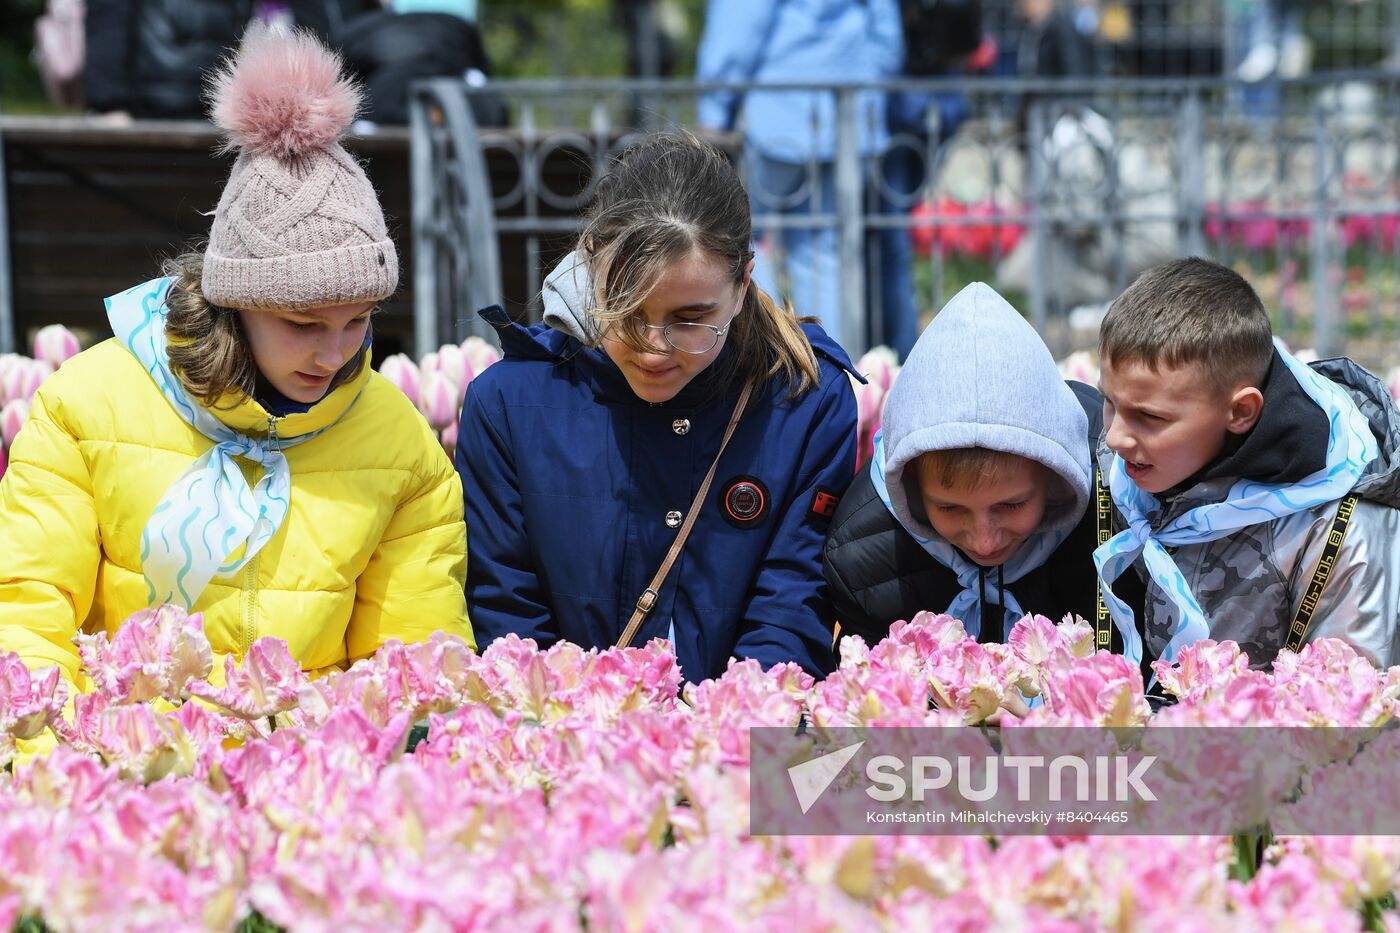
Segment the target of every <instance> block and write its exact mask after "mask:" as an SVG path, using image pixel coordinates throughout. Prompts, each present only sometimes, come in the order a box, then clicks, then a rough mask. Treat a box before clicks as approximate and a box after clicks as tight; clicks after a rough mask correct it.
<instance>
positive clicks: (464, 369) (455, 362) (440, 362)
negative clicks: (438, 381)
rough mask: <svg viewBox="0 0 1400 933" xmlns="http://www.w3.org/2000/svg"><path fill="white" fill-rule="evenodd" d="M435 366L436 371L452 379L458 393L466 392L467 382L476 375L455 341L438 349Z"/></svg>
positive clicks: (463, 393)
mask: <svg viewBox="0 0 1400 933" xmlns="http://www.w3.org/2000/svg"><path fill="white" fill-rule="evenodd" d="M437 368H438V372H440V373H442V374H443V375H444V376H446V377H447V378H448V379H451V380H452V384H453V385H454V386H456V387H457V394H458V395H465V394H466V391H467V383H469V382H471V381H472V379H473V378H475V376H476V373H475V372H474V371H473V370H472V365H471V362H470V361H468V359H467V355H466V353H464V352H463V351H462V348H461V347H459V346H457V344H455V343H449V344H445V345H443V346H442V347H440V348H439V349H438V351H437Z"/></svg>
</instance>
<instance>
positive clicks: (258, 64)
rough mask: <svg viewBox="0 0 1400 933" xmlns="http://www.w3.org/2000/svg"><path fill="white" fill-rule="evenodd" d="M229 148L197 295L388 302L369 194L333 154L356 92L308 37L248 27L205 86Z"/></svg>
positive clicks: (352, 165)
mask: <svg viewBox="0 0 1400 933" xmlns="http://www.w3.org/2000/svg"><path fill="white" fill-rule="evenodd" d="M210 97H211V100H212V103H213V119H214V123H215V124H217V125H218V127H219V128H220V129H221V130H223V131H224V133H225V134H226V137H227V139H226V142H225V146H226V148H228V149H231V150H237V151H238V158H237V159H236V160H235V161H234V163H233V170H232V171H231V172H230V173H229V178H228V184H227V185H225V186H224V192H223V195H222V196H221V197H220V198H219V206H218V209H217V211H216V213H215V216H214V225H213V228H212V229H211V230H210V233H209V248H208V249H207V250H206V251H205V254H204V279H203V292H204V297H205V298H206V299H207V300H208V301H209V302H211V303H213V304H215V305H220V306H223V307H226V308H244V309H248V310H269V309H274V308H277V309H293V308H300V309H305V308H317V307H330V306H334V305H346V304H359V303H361V302H366V301H379V300H380V299H382V298H387V297H388V296H389V295H391V294H393V292H394V289H395V288H396V287H397V286H398V281H399V258H398V253H397V252H395V250H394V244H393V242H392V241H391V240H390V239H389V234H388V231H387V229H386V228H385V225H384V213H383V211H381V210H380V207H379V198H378V196H377V195H376V194H375V191H374V187H373V186H372V185H371V184H370V183H369V179H368V178H366V177H365V173H364V170H363V169H362V168H360V166H359V163H357V162H356V161H355V160H354V159H353V158H351V156H350V154H349V153H347V152H346V151H345V150H344V149H343V148H341V145H340V139H341V137H342V136H344V135H345V132H346V130H347V129H349V127H350V124H351V122H352V121H353V120H354V118H355V111H356V110H357V109H358V107H359V103H360V92H359V89H358V88H357V87H355V85H353V84H352V83H351V82H350V81H349V80H347V79H346V78H345V77H344V76H343V75H342V74H341V65H340V59H339V58H338V57H337V56H336V55H335V54H334V53H332V52H331V51H329V50H328V49H326V48H325V47H324V46H322V45H321V44H320V43H319V42H318V41H317V40H316V39H314V38H312V37H311V36H310V35H308V34H306V33H301V32H290V33H289V32H273V31H270V30H268V29H267V28H266V27H263V26H260V25H255V26H253V27H252V28H250V29H249V30H248V33H247V34H246V35H245V36H244V37H243V44H242V47H241V48H240V49H239V50H238V52H237V53H236V55H235V56H234V57H233V58H232V59H231V60H229V61H228V62H226V63H225V64H224V66H223V67H222V68H221V69H220V70H219V71H218V72H217V73H215V75H214V77H213V78H212V80H211V83H210Z"/></svg>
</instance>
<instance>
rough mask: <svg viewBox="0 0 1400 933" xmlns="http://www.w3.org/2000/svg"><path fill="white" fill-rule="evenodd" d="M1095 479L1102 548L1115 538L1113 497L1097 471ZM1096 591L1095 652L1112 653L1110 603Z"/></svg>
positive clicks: (1097, 544)
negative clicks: (1110, 539)
mask: <svg viewBox="0 0 1400 933" xmlns="http://www.w3.org/2000/svg"><path fill="white" fill-rule="evenodd" d="M1094 479H1095V482H1094V541H1095V545H1094V546H1095V547H1102V546H1103V545H1105V544H1107V543H1108V539H1109V538H1111V537H1113V497H1112V496H1111V495H1110V494H1109V491H1108V484H1107V483H1105V482H1104V479H1103V475H1102V474H1101V473H1099V471H1098V470H1097V469H1095V470H1094ZM1095 582H1096V583H1097V581H1095ZM1094 591H1095V592H1096V593H1097V594H1098V604H1097V606H1096V607H1095V612H1094V650H1095V651H1112V650H1113V619H1112V618H1111V617H1110V616H1109V614H1108V602H1107V601H1106V600H1105V599H1104V598H1103V587H1102V586H1095V587H1094Z"/></svg>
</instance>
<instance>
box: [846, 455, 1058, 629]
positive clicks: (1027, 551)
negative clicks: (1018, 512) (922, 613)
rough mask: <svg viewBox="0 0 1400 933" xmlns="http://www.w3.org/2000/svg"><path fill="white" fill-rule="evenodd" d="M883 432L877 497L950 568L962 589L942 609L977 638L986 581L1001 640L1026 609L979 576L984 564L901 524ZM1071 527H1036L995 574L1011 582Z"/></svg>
mask: <svg viewBox="0 0 1400 933" xmlns="http://www.w3.org/2000/svg"><path fill="white" fill-rule="evenodd" d="M883 435H884V432H883V431H877V432H876V433H875V452H874V455H873V457H872V458H871V461H870V479H871V482H872V484H873V485H874V487H875V491H876V492H877V493H878V494H879V496H880V501H881V502H883V503H884V504H885V508H886V509H888V510H889V513H890V514H891V515H894V517H895V520H896V521H898V522H899V523H900V525H901V527H903V528H904V530H905V531H907V532H909V535H910V537H912V538H913V539H914V540H915V541H917V542H919V546H920V547H922V548H923V549H924V550H925V551H928V553H929V555H930V556H932V557H933V559H934V560H936V561H938V562H939V563H940V564H942V565H943V566H944V567H947V568H948V569H949V570H951V571H953V575H954V576H955V577H957V580H958V584H959V585H961V586H962V588H963V589H962V592H961V593H959V594H958V595H957V596H955V597H954V598H953V601H952V602H951V603H949V604H948V608H947V609H945V610H944V611H945V612H946V613H947V614H948V615H950V616H953V617H954V618H956V619H958V620H959V621H961V622H962V624H963V628H965V629H966V630H967V633H968V634H969V635H971V636H972V637H973V638H977V637H978V635H979V633H980V632H981V630H982V594H981V589H980V586H979V584H980V583H982V582H986V584H987V587H988V589H989V590H990V591H991V593H992V594H994V596H995V598H996V602H997V603H998V604H1000V605H1001V607H1002V609H1003V610H1004V618H1003V619H1002V635H1001V639H1000V640H1001V641H1002V642H1005V641H1006V640H1007V638H1009V637H1010V635H1011V629H1012V628H1014V627H1015V625H1016V623H1017V622H1018V621H1020V619H1021V617H1022V616H1024V615H1025V614H1026V613H1025V611H1024V610H1023V609H1022V608H1021V606H1020V604H1019V603H1018V602H1016V597H1015V596H1013V595H1012V594H1011V591H1010V590H1006V589H1003V588H1002V587H1000V586H998V585H997V584H996V583H993V582H992V579H991V574H987V576H986V579H985V581H983V580H982V579H981V573H982V571H983V569H984V568H982V567H980V566H979V565H977V564H975V563H973V562H972V561H970V560H968V559H967V558H966V557H964V556H963V555H962V552H961V551H959V550H958V549H957V548H955V547H953V545H951V544H949V543H948V542H947V541H946V540H944V539H943V537H942V536H940V535H938V534H937V533H935V534H934V536H933V537H932V538H926V537H923V536H922V535H921V534H920V533H919V532H917V531H915V530H914V529H913V528H910V527H909V526H908V525H905V524H904V522H903V521H902V520H901V519H900V517H899V516H898V515H895V511H894V509H893V508H892V507H891V506H890V491H889V488H888V487H887V486H886V485H885V439H884V436H883ZM1071 530H1072V526H1071V527H1067V528H1060V529H1056V530H1054V531H1038V532H1036V533H1035V534H1033V535H1031V536H1030V537H1029V538H1027V539H1026V540H1025V542H1024V543H1022V545H1021V546H1020V547H1019V548H1017V549H1016V553H1015V554H1012V555H1011V558H1010V559H1009V560H1008V561H1007V562H1006V563H1005V564H1003V565H1002V568H1001V573H1000V574H998V576H999V577H1000V579H1001V582H1002V583H1015V582H1016V581H1017V580H1019V579H1021V578H1022V577H1024V576H1025V575H1026V574H1028V573H1030V572H1031V571H1032V570H1035V569H1036V568H1037V567H1039V566H1041V565H1042V564H1044V563H1045V561H1046V560H1048V559H1049V558H1050V555H1051V554H1053V553H1054V552H1055V549H1056V548H1057V547H1059V546H1060V545H1061V544H1062V543H1063V542H1064V540H1065V538H1067V537H1068V536H1069V533H1070V531H1071Z"/></svg>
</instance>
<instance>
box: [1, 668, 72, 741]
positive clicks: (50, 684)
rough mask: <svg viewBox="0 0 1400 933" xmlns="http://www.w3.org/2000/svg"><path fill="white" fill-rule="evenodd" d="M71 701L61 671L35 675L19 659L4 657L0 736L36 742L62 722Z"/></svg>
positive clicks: (56, 670) (50, 670) (46, 671)
mask: <svg viewBox="0 0 1400 933" xmlns="http://www.w3.org/2000/svg"><path fill="white" fill-rule="evenodd" d="M67 700H68V685H67V684H66V683H65V682H64V681H63V679H62V677H61V676H60V674H59V669H58V668H56V667H51V668H48V669H47V670H44V671H42V672H40V673H38V674H31V673H30V671H29V668H28V667H27V666H25V664H24V662H23V661H21V660H20V659H19V656H18V655H16V654H13V653H11V652H4V653H3V654H0V735H3V736H8V737H10V738H14V739H32V738H34V737H35V736H37V735H39V734H40V733H41V732H43V731H44V729H46V728H47V727H48V726H49V724H50V723H52V722H54V721H56V720H57V719H58V717H59V716H60V715H61V714H62V712H63V704H64V703H65V702H67Z"/></svg>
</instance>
